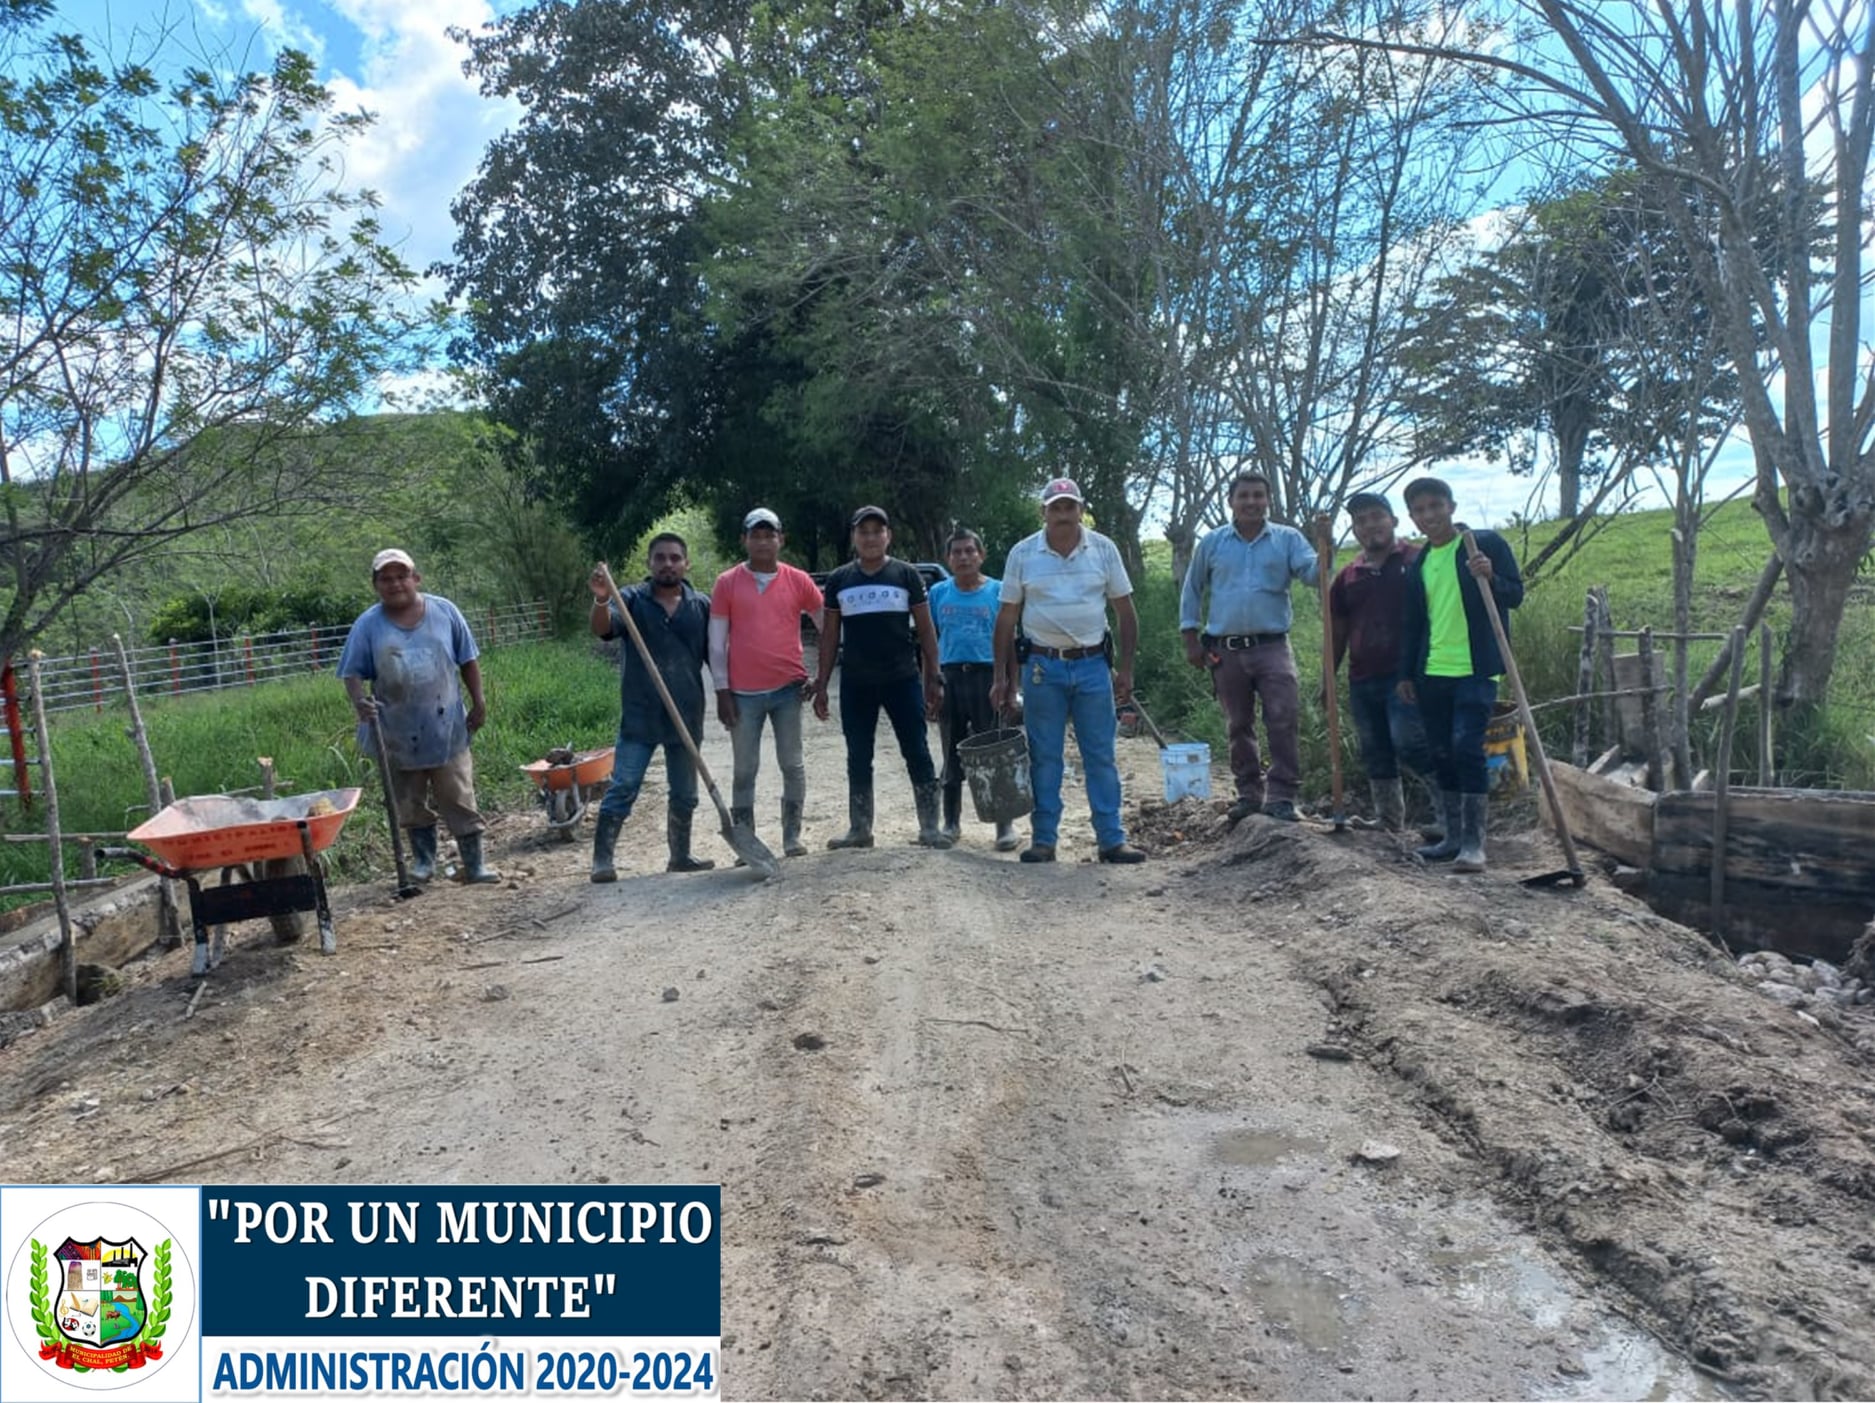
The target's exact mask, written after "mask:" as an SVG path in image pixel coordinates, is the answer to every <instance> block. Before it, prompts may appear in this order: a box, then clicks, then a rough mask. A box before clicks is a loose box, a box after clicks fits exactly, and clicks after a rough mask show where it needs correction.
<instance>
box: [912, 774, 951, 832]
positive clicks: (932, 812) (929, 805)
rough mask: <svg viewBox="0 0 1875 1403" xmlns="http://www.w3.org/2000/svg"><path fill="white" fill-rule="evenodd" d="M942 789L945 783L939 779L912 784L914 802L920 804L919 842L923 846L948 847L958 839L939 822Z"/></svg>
mask: <svg viewBox="0 0 1875 1403" xmlns="http://www.w3.org/2000/svg"><path fill="white" fill-rule="evenodd" d="M942 790H943V785H942V784H940V783H939V782H938V781H937V780H932V781H931V782H930V783H928V784H914V785H913V786H912V789H911V796H912V802H913V803H914V804H916V805H917V806H918V842H919V844H920V845H921V846H923V847H927V848H948V847H949V846H950V845H951V844H952V843H954V842H956V841H957V840H956V839H955V838H953V837H951V836H950V835H949V834H948V833H946V832H945V831H944V829H943V827H942V826H941V825H940V824H939V822H938V806H939V802H940V796H941V792H942Z"/></svg>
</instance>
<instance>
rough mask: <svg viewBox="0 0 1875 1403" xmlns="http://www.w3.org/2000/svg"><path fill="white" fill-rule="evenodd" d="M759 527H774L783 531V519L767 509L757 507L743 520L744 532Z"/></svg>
mask: <svg viewBox="0 0 1875 1403" xmlns="http://www.w3.org/2000/svg"><path fill="white" fill-rule="evenodd" d="M758 526H772V527H774V528H775V529H776V530H777V531H779V530H780V529H781V518H780V517H778V516H776V515H775V514H774V513H773V512H771V511H770V510H769V509H768V508H767V507H757V508H756V509H755V510H754V511H752V512H750V513H749V514H748V515H747V516H745V517H743V518H742V529H743V530H744V531H753V530H754V529H755V528H756V527H758Z"/></svg>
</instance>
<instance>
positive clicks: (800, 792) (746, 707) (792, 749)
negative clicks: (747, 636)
mask: <svg viewBox="0 0 1875 1403" xmlns="http://www.w3.org/2000/svg"><path fill="white" fill-rule="evenodd" d="M771 717H772V718H773V719H774V727H775V763H776V764H777V765H779V766H781V797H782V798H783V799H786V800H790V801H792V802H794V803H797V804H798V803H800V802H802V801H803V800H805V799H806V798H807V766H806V764H805V763H804V762H803V761H802V759H801V688H800V684H799V683H796V682H790V683H789V684H788V685H787V686H785V687H777V688H775V690H774V691H772V692H737V693H736V724H735V725H734V726H733V727H731V728H730V731H729V744H730V746H731V748H732V749H733V750H734V752H735V775H734V779H733V780H732V781H731V784H730V791H729V793H730V798H729V802H730V804H731V805H732V806H734V807H735V808H738V809H753V808H754V807H755V776H756V774H757V772H759V771H760V770H761V768H762V722H763V721H765V720H768V719H769V718H771Z"/></svg>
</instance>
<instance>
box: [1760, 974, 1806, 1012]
mask: <svg viewBox="0 0 1875 1403" xmlns="http://www.w3.org/2000/svg"><path fill="white" fill-rule="evenodd" d="M1758 992H1759V993H1761V994H1763V995H1765V996H1766V997H1767V998H1770V999H1772V1000H1774V1001H1775V1002H1777V1003H1780V1004H1782V1005H1784V1007H1785V1008H1801V1007H1802V1006H1803V1005H1804V1004H1807V1003H1808V1002H1810V996H1809V995H1808V994H1806V993H1804V992H1803V990H1801V989H1799V988H1798V987H1797V986H1796V985H1795V984H1786V983H1784V982H1783V981H1782V980H1778V979H1767V980H1765V982H1764V983H1762V984H1760V985H1759V986H1758Z"/></svg>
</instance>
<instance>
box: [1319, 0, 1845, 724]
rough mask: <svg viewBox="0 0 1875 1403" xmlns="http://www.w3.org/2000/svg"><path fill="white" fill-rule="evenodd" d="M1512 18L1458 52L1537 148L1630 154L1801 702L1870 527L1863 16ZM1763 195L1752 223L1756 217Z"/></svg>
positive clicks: (1796, 701)
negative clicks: (1691, 333) (1729, 379)
mask: <svg viewBox="0 0 1875 1403" xmlns="http://www.w3.org/2000/svg"><path fill="white" fill-rule="evenodd" d="M1513 8H1514V9H1515V10H1517V11H1520V12H1522V13H1523V14H1524V15H1525V16H1526V17H1534V18H1535V19H1538V20H1540V21H1541V23H1542V31H1543V32H1542V33H1540V34H1538V35H1536V36H1535V37H1534V38H1533V39H1532V40H1531V42H1529V43H1528V44H1527V45H1526V46H1525V48H1524V49H1523V50H1522V51H1521V52H1499V53H1491V54H1485V53H1476V52H1471V53H1467V54H1464V55H1463V56H1464V57H1465V58H1467V59H1468V61H1471V62H1473V63H1476V64H1478V65H1481V66H1483V67H1485V68H1488V69H1490V70H1492V71H1494V72H1496V73H1497V74H1499V75H1500V76H1501V77H1502V79H1503V80H1504V82H1503V90H1504V92H1505V95H1506V101H1507V102H1509V103H1511V104H1512V105H1513V108H1514V113H1515V115H1516V117H1517V118H1518V119H1520V120H1522V121H1523V122H1525V123H1526V124H1529V125H1530V126H1531V128H1532V129H1533V130H1535V131H1537V132H1540V133H1541V134H1542V135H1543V138H1544V139H1547V140H1549V141H1550V142H1551V143H1553V144H1558V145H1563V146H1567V147H1569V148H1571V149H1574V150H1577V151H1580V152H1584V153H1588V154H1589V155H1591V156H1592V157H1593V158H1594V159H1599V160H1601V161H1604V162H1606V161H1607V160H1609V159H1610V157H1611V154H1612V153H1618V154H1619V155H1620V156H1621V157H1624V158H1625V159H1626V160H1628V161H1631V162H1632V163H1633V164H1634V167H1635V169H1636V170H1637V171H1638V173H1639V177H1640V179H1641V180H1642V181H1644V182H1645V183H1646V184H1647V186H1648V187H1649V190H1650V198H1651V199H1653V200H1654V201H1656V202H1657V203H1658V205H1659V207H1660V209H1661V210H1662V211H1663V213H1664V217H1665V219H1666V222H1667V224H1668V226H1669V227H1670V228H1671V229H1672V231H1673V234H1674V237H1675V239H1676V240H1677V242H1678V244H1679V246H1680V249H1681V251H1682V253H1683V254H1684V257H1685V259H1686V263H1687V267H1688V268H1689V270H1690V274H1691V277H1692V278H1693V279H1694V280H1695V281H1696V283H1697V286H1698V288H1699V290H1700V293H1701V297H1702V300H1703V301H1704V302H1705V304H1706V305H1707V306H1708V307H1710V308H1711V312H1712V316H1713V319H1714V323H1715V327H1716V329H1717V338H1718V341H1719V343H1720V344H1721V345H1722V346H1723V347H1724V351H1725V354H1726V356H1727V357H1728V358H1729V359H1730V360H1731V362H1732V363H1733V365H1734V366H1736V367H1738V369H1739V372H1740V385H1739V389H1740V396H1741V401H1742V404H1743V420H1744V425H1745V431H1746V433H1747V435H1748V436H1749V438H1750V440H1751V446H1752V451H1753V455H1754V459H1755V463H1756V485H1755V494H1754V497H1753V502H1754V505H1755V506H1756V508H1757V510H1758V512H1759V514H1760V515H1761V516H1762V518H1763V520H1764V523H1765V528H1766V530H1767V531H1768V533H1769V535H1770V538H1771V544H1772V547H1773V548H1774V550H1775V551H1776V553H1777V557H1778V559H1779V560H1780V561H1781V562H1782V568H1783V570H1784V572H1785V573H1786V575H1787V576H1788V579H1789V585H1790V597H1791V623H1790V630H1789V633H1788V635H1787V637H1786V645H1785V652H1784V657H1783V665H1782V669H1781V671H1780V674H1779V679H1778V701H1779V702H1780V704H1783V705H1786V706H1789V705H1797V706H1803V707H1813V706H1820V705H1821V704H1822V703H1823V702H1824V701H1826V700H1827V697H1828V691H1829V682H1830V677H1831V674H1832V673H1833V671H1834V668H1835V661H1836V640H1837V634H1838V631H1839V628H1840V626H1841V622H1842V616H1843V611H1844V608H1845V606H1846V605H1847V602H1848V597H1849V587H1850V585H1851V583H1852V582H1853V581H1854V579H1855V575H1856V571H1857V569H1858V567H1859V566H1860V564H1861V562H1862V559H1863V557H1864V556H1865V555H1867V553H1868V550H1869V545H1870V540H1871V535H1872V534H1875V365H1871V361H1870V354H1869V350H1868V347H1867V345H1866V344H1865V342H1864V337H1863V331H1862V312H1863V305H1864V299H1865V297H1866V295H1867V293H1868V289H1869V286H1870V280H1871V277H1875V264H1872V263H1871V262H1870V257H1871V254H1870V225H1871V221H1872V220H1875V211H1872V210H1871V208H1870V202H1869V200H1868V178H1869V156H1870V146H1871V137H1875V10H1872V9H1871V8H1870V7H1868V6H1866V5H1863V6H1853V5H1852V6H1817V5H1811V4H1807V3H1803V2H1802V0H1769V2H1768V3H1766V4H1763V5H1744V6H1739V5H1731V4H1726V3H1722V0H1698V3H1690V4H1684V5H1671V6H1669V5H1660V6H1643V5H1637V4H1626V3H1623V4H1617V5H1608V4H1602V3H1595V4H1585V3H1577V0H1519V3H1516V4H1515V5H1513ZM1331 41H1332V42H1334V43H1336V44H1341V45H1356V46H1363V47H1364V46H1368V45H1371V44H1374V43H1376V42H1379V41H1375V40H1372V39H1368V38H1365V37H1356V36H1352V35H1348V34H1337V35H1334V36H1331ZM1440 52H1441V53H1443V54H1446V55H1448V56H1455V55H1456V51H1455V50H1454V49H1452V48H1449V47H1448V48H1442V49H1441V50H1440ZM1767 202H1770V203H1771V204H1772V206H1773V207H1774V209H1775V217H1774V219H1773V221H1772V227H1771V229H1770V230H1769V232H1768V234H1767V233H1766V232H1765V231H1764V229H1763V228H1762V225H1761V223H1760V221H1759V218H1758V215H1759V212H1760V211H1761V210H1762V209H1763V208H1764V206H1765V204H1766V203H1767ZM1819 241H1823V242H1824V243H1825V244H1826V246H1827V249H1828V252H1827V255H1826V256H1825V257H1823V258H1820V259H1819V258H1818V257H1817V256H1816V253H1815V250H1816V249H1817V247H1818V244H1819Z"/></svg>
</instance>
